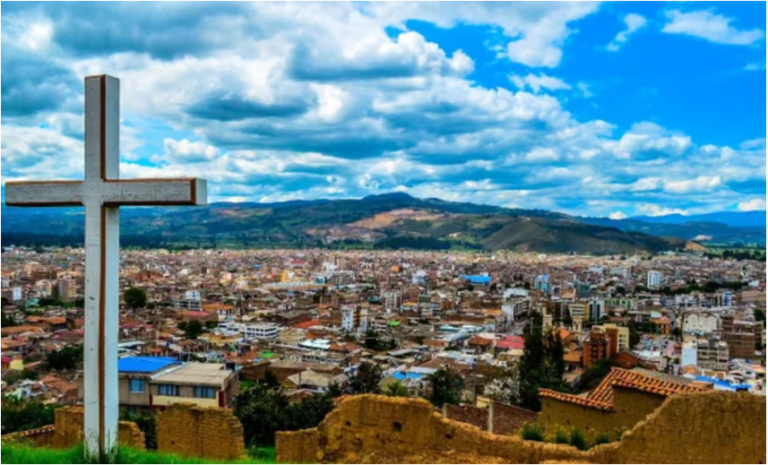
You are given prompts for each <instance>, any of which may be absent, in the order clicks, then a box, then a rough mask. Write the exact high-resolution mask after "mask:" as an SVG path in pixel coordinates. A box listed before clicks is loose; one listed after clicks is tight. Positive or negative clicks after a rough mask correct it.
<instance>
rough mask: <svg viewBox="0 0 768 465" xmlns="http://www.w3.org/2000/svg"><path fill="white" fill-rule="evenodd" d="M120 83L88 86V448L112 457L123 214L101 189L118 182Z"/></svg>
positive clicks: (100, 80) (100, 79)
mask: <svg viewBox="0 0 768 465" xmlns="http://www.w3.org/2000/svg"><path fill="white" fill-rule="evenodd" d="M119 134H120V82H119V81H118V80H117V79H116V78H113V77H110V76H93V77H89V78H86V80H85V183H84V185H83V194H82V195H83V204H84V205H85V295H86V299H85V350H84V360H85V369H84V371H85V373H84V381H85V384H84V389H83V393H84V404H85V421H84V426H85V431H84V439H85V447H86V450H88V452H89V453H90V454H94V453H95V452H97V451H98V453H99V454H101V455H104V454H111V453H112V452H113V450H114V447H115V443H116V441H117V423H118V403H117V402H115V399H113V398H111V397H112V396H114V395H115V393H118V392H119V389H118V373H117V342H118V341H117V339H118V332H119V326H120V313H119V308H120V302H119V301H120V297H119V295H118V294H119V277H118V273H119V268H120V264H119V261H120V256H119V247H120V213H119V208H118V207H109V206H106V205H104V203H103V199H102V196H101V189H100V187H101V185H102V183H103V182H104V181H106V180H107V179H118V178H119V176H120V172H119V160H120V152H119V151H120V140H119Z"/></svg>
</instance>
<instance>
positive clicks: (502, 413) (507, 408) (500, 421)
mask: <svg viewBox="0 0 768 465" xmlns="http://www.w3.org/2000/svg"><path fill="white" fill-rule="evenodd" d="M490 408H491V414H492V418H491V420H492V421H491V429H490V431H491V432H492V433H496V434H512V433H515V432H517V431H518V430H519V429H520V428H522V427H523V424H524V423H530V422H535V421H538V418H539V414H538V413H536V412H533V411H531V410H526V409H524V408H520V407H515V406H514V405H507V404H502V403H500V402H491V407H490Z"/></svg>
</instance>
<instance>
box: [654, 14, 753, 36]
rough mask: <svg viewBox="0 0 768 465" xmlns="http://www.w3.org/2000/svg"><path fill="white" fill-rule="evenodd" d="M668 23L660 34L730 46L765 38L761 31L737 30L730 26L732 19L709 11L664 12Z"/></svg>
mask: <svg viewBox="0 0 768 465" xmlns="http://www.w3.org/2000/svg"><path fill="white" fill-rule="evenodd" d="M666 15H667V19H669V22H668V23H667V24H665V25H664V28H663V29H662V32H666V33H668V34H685V35H691V36H694V37H699V38H702V39H706V40H708V41H710V42H716V43H719V44H730V45H751V44H754V43H755V42H757V41H759V40H762V39H763V38H764V37H765V31H763V30H761V29H749V30H739V29H737V28H736V27H733V26H732V25H731V22H732V21H733V19H732V18H727V17H725V16H723V15H719V14H715V13H713V12H712V11H711V10H701V11H692V12H688V13H684V12H682V11H680V10H671V11H667V12H666Z"/></svg>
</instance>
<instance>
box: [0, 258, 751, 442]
mask: <svg viewBox="0 0 768 465" xmlns="http://www.w3.org/2000/svg"><path fill="white" fill-rule="evenodd" d="M731 255H732V254H731ZM726 256H729V254H726ZM2 261H3V270H2V296H3V299H2V302H3V325H2V364H3V372H2V373H3V381H2V388H3V394H4V399H8V398H9V397H11V398H13V399H18V400H17V401H14V402H16V404H14V405H15V406H10V401H7V400H4V406H3V423H2V425H3V433H4V434H6V433H9V432H13V431H16V430H20V429H29V428H30V427H31V426H34V427H38V426H41V425H30V423H29V422H30V421H34V419H33V418H31V416H30V415H29V412H31V408H32V407H30V405H33V404H36V402H38V401H39V402H41V403H42V404H44V405H48V406H50V405H56V406H58V405H77V404H80V403H82V344H83V335H84V325H85V316H84V312H83V292H84V288H83V286H84V278H83V276H84V252H83V250H82V249H74V248H72V249H70V248H63V249H61V248H45V249H43V248H36V249H31V248H23V247H19V248H14V247H6V248H5V249H4V250H3V254H2ZM765 282H766V276H765V265H764V262H761V261H754V260H735V259H732V258H721V257H720V258H719V257H716V256H713V255H711V254H704V253H701V252H687V253H667V254H659V255H654V256H651V255H646V254H639V255H613V256H578V255H549V254H536V253H516V252H503V251H501V252H497V253H493V254H491V253H461V252H455V253H454V252H423V251H406V250H401V251H387V252H383V251H378V252H377V251H329V250H320V249H313V250H248V251H235V250H187V251H166V250H124V251H122V252H121V272H120V287H121V296H122V299H121V309H120V334H119V338H120V344H119V355H120V360H119V376H120V406H121V410H122V412H123V415H124V416H128V417H130V416H134V417H138V418H144V417H146V416H147V415H149V416H151V415H152V413H151V412H153V411H154V410H155V409H157V408H158V407H164V406H168V405H172V404H174V403H182V402H191V403H194V404H197V405H200V406H220V407H228V408H235V409H236V412H237V415H238V416H240V419H241V421H243V424H244V427H245V436H246V441H247V443H249V444H251V445H259V446H264V445H267V446H269V445H271V444H274V434H275V429H279V428H284V429H291V427H290V425H288V426H286V424H281V426H276V427H273V429H272V430H270V429H269V428H268V427H264V426H263V425H257V424H250V423H249V417H248V416H249V413H247V412H244V411H243V408H242V405H243V402H245V400H244V399H245V397H246V393H247V392H249V390H248V389H246V388H249V387H254V386H256V387H257V388H259V389H264V392H261V395H260V396H259V397H260V398H261V399H262V400H261V401H260V402H262V403H263V402H264V400H263V399H269V400H270V401H274V402H278V401H279V399H278V400H275V398H273V397H269V396H278V395H279V396H281V397H280V399H282V401H283V402H287V403H286V405H301V404H304V403H307V404H310V403H312V401H316V402H317V403H318V405H320V407H319V408H320V411H321V414H320V415H319V416H318V415H317V414H315V415H314V416H313V415H310V414H308V413H306V412H304V413H299V414H297V415H298V416H299V417H300V418H301V419H300V420H296V421H295V422H294V423H293V424H295V425H296V429H299V428H302V427H312V426H316V424H317V423H319V421H320V420H322V418H323V416H324V414H325V412H326V410H330V409H332V408H333V401H332V399H333V398H334V397H337V396H338V395H341V394H344V393H366V392H372V393H387V394H389V395H395V396H410V397H425V398H427V399H429V400H431V401H433V403H434V404H435V405H436V407H440V408H443V409H446V408H448V406H449V405H462V407H461V408H462V409H463V410H461V412H466V411H467V409H470V408H475V409H481V410H482V409H483V408H487V407H488V405H489V404H490V403H494V402H497V403H498V404H500V405H506V406H516V407H519V408H520V410H519V411H518V412H517V413H516V415H511V417H510V418H511V419H510V421H511V422H512V423H513V424H516V425H517V426H519V424H517V423H520V421H521V419H525V418H527V417H526V415H528V414H534V412H540V415H541V417H540V422H542V423H546V420H545V419H546V418H547V414H548V412H547V411H548V410H551V411H555V410H553V409H555V408H556V405H553V402H554V403H555V404H557V405H560V404H574V405H586V406H587V407H592V408H596V409H599V408H602V407H603V405H602V404H600V402H598V401H595V400H589V396H587V397H584V394H585V393H587V392H590V391H591V392H595V391H598V390H599V389H600V386H601V385H602V384H601V383H605V382H608V381H610V382H615V379H616V378H617V377H618V378H628V379H630V380H631V382H632V383H635V384H636V387H637V388H638V389H644V387H643V386H646V387H647V386H648V385H653V384H654V383H657V382H663V383H665V385H666V386H673V388H671V389H672V391H670V392H676V390H680V391H686V390H689V389H694V388H696V389H715V390H727V391H748V392H750V393H751V394H753V395H757V396H764V395H765V355H764V350H765ZM555 348H556V349H555ZM537 350H538V351H539V353H537ZM557 352H559V354H558V353H557ZM537 358H538V361H536V359H537ZM543 367H546V369H543ZM439 380H442V381H439ZM605 380H608V381H605ZM625 381H626V380H625ZM265 383H266V384H265ZM264 386H273V387H274V388H275V389H274V390H273V391H270V392H267V391H266V389H267V388H265V387H264ZM277 386H279V388H278V387H277ZM251 396H253V394H251ZM307 399H312V401H307ZM585 399H586V400H585ZM20 401H23V402H20ZM6 403H8V405H9V407H6ZM238 403H239V404H240V405H239V406H238ZM278 403H279V402H278ZM592 404H594V405H592ZM444 405H445V406H444ZM262 407H263V408H267V407H265V406H262ZM14 408H15V409H16V410H15V411H16V412H17V413H18V415H17V416H18V418H16V419H15V420H14V419H13V418H14V417H11V415H12V414H11V413H10V412H11V411H13V409H14ZM451 408H453V407H451ZM6 411H8V412H9V413H6ZM256 411H257V412H258V413H256V414H254V413H251V414H250V415H257V416H259V417H262V416H263V415H265V412H264V411H260V410H258V409H257V410H256ZM444 411H445V412H446V414H447V415H451V414H450V413H449V411H448V410H444ZM453 415H454V416H460V414H458V413H454V414H453ZM43 416H44V415H43ZM22 417H23V418H22ZM517 417H519V418H517ZM515 418H517V420H515ZM251 420H252V419H251ZM562 420H563V419H562V418H559V419H558V422H562ZM48 421H50V419H48ZM285 421H288V420H285ZM467 421H470V422H471V420H467ZM516 421H517V423H515V422H516ZM573 422H574V423H578V422H577V421H576V420H575V419H574V420H573ZM624 426H625V427H626V428H629V427H631V426H632V425H631V424H628V425H624ZM596 433H599V431H598V432H596ZM592 440H594V438H592Z"/></svg>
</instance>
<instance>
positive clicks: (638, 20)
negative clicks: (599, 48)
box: [606, 13, 647, 52]
mask: <svg viewBox="0 0 768 465" xmlns="http://www.w3.org/2000/svg"><path fill="white" fill-rule="evenodd" d="M646 23H647V20H646V19H645V18H644V17H643V16H640V15H638V14H635V13H630V14H628V15H627V16H625V17H624V24H625V25H626V26H627V27H626V29H624V30H623V31H621V32H619V33H618V34H616V37H614V38H613V41H611V43H610V44H608V46H607V47H606V49H607V50H609V51H611V52H616V51H618V50H619V49H620V48H621V46H622V44H624V43H625V42H626V41H627V40H629V36H631V35H632V34H634V33H635V32H637V31H638V30H639V29H641V28H642V27H643V26H645V25H646Z"/></svg>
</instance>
